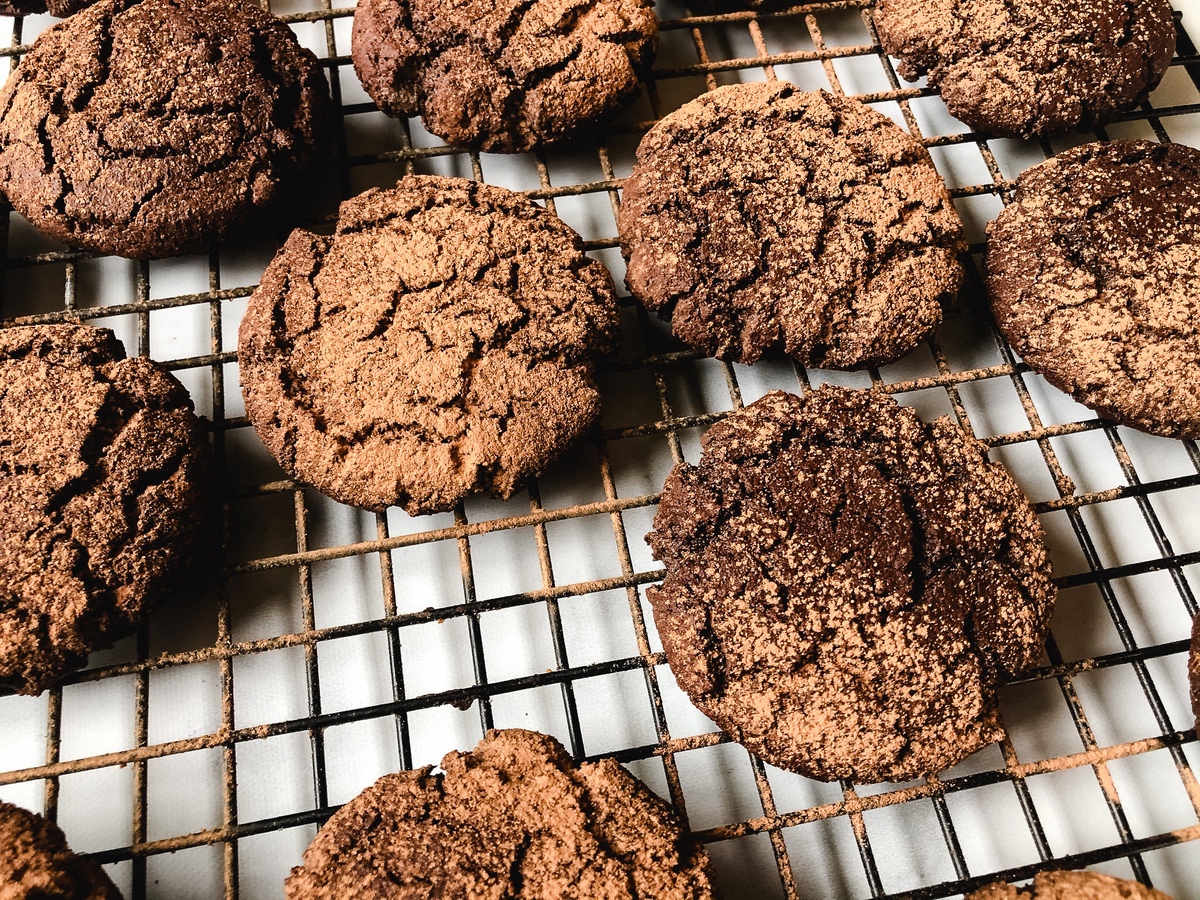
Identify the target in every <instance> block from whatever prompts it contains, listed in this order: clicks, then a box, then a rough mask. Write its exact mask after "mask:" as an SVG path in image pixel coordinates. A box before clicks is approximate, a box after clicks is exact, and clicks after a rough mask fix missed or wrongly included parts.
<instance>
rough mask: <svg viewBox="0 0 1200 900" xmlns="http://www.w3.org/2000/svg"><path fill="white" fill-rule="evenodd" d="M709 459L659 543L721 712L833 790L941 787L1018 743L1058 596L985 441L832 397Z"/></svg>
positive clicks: (659, 533)
mask: <svg viewBox="0 0 1200 900" xmlns="http://www.w3.org/2000/svg"><path fill="white" fill-rule="evenodd" d="M702 446H703V453H702V455H701V457H700V463H699V465H697V466H692V465H688V464H686V463H685V464H681V465H679V466H676V467H675V469H674V471H673V472H672V473H671V475H670V476H669V477H668V479H667V482H666V486H665V487H664V488H663V494H662V500H661V502H660V504H659V508H658V513H657V514H656V515H655V518H654V529H655V530H654V531H652V532H651V533H650V534H649V535H648V536H647V538H646V540H647V542H648V543H649V544H650V546H651V548H652V549H653V551H654V555H655V556H656V557H657V558H658V559H660V560H662V562H663V563H664V564H665V565H666V577H665V578H664V580H663V583H662V585H661V586H660V587H657V588H650V589H649V590H648V591H647V594H648V596H649V599H650V602H651V604H652V605H653V608H654V621H655V623H656V624H657V626H658V631H659V634H660V636H661V637H662V643H663V649H664V650H665V651H666V654H667V660H668V662H669V663H670V665H671V671H672V672H673V673H674V675H675V678H676V680H677V681H678V682H679V686H680V687H681V688H683V690H684V691H686V692H687V694H688V696H690V697H691V699H692V702H694V703H695V704H696V705H697V706H698V707H699V708H700V710H701V711H702V712H703V713H704V714H705V715H707V716H709V717H710V718H711V719H713V720H714V721H715V722H716V723H717V724H718V725H719V726H720V727H721V728H722V729H724V730H725V731H726V732H728V733H729V734H730V735H731V736H732V737H733V738H734V740H736V741H738V742H740V743H742V744H743V745H745V746H746V747H747V748H748V749H750V750H751V751H753V752H754V753H757V754H758V755H759V756H761V757H762V758H763V759H764V760H766V761H767V762H769V763H771V764H773V765H776V766H779V767H781V768H784V769H788V770H790V771H794V772H799V773H801V774H804V775H807V776H809V777H812V778H819V779H823V780H833V779H836V778H851V779H854V780H857V781H863V782H874V781H882V780H888V781H902V780H906V779H909V778H914V777H917V776H921V775H928V774H931V773H934V772H938V771H941V770H943V769H945V768H947V767H949V766H952V765H954V764H955V763H956V762H958V761H959V760H960V759H962V758H963V757H965V756H967V755H968V754H970V753H972V752H974V751H975V750H978V749H979V748H980V747H982V746H984V745H985V744H987V743H990V742H992V741H995V740H997V739H999V737H1000V736H1001V734H1002V731H1001V727H1000V724H999V721H998V718H997V707H996V687H997V683H998V682H999V681H1000V680H1001V679H1003V678H1006V677H1009V676H1011V675H1015V674H1017V673H1020V672H1023V671H1025V670H1026V669H1028V668H1030V667H1031V666H1032V665H1033V664H1034V663H1035V662H1036V661H1037V659H1038V654H1039V652H1040V650H1041V647H1042V644H1043V641H1044V638H1045V634H1046V628H1047V625H1048V622H1049V618H1050V613H1051V608H1052V605H1053V600H1054V593H1055V592H1054V587H1053V585H1052V583H1051V581H1050V563H1049V559H1048V557H1047V554H1046V549H1045V546H1044V545H1043V538H1042V530H1041V527H1040V526H1039V524H1038V521H1037V519H1036V518H1035V517H1034V514H1033V512H1032V510H1031V509H1030V508H1029V505H1028V503H1027V502H1026V500H1025V498H1024V497H1023V496H1022V495H1021V492H1020V490H1019V489H1018V488H1017V486H1016V484H1014V482H1013V480H1012V478H1010V477H1009V475H1008V473H1007V472H1005V471H1004V469H1003V468H1002V467H1001V466H999V465H997V464H995V463H989V462H988V461H987V459H986V457H985V448H984V446H983V444H981V443H980V442H979V441H977V440H975V439H974V438H973V437H971V436H970V435H969V434H967V433H966V432H964V431H963V430H962V429H961V428H960V427H959V426H958V425H957V424H955V423H954V422H953V421H951V420H950V419H948V418H941V419H937V420H935V421H934V422H932V423H930V424H924V423H922V422H921V420H920V419H918V418H917V416H916V413H914V412H913V411H912V410H911V409H908V408H904V407H900V406H898V405H897V404H896V403H895V401H893V400H892V399H891V398H890V397H888V396H887V395H885V394H882V393H877V392H874V391H854V390H848V389H844V388H833V387H828V386H827V387H822V388H821V389H820V390H818V391H816V392H813V393H809V394H807V395H805V396H804V397H802V398H801V397H797V396H795V395H793V394H786V393H783V392H780V391H775V392H772V393H770V394H767V395H766V396H765V397H763V398H762V399H761V400H759V401H758V402H756V403H754V404H752V405H750V406H748V407H746V408H745V409H744V410H741V411H738V412H735V413H733V414H731V415H730V416H729V417H728V418H726V419H725V420H723V421H722V422H720V423H718V424H717V425H714V426H713V427H712V428H711V429H709V431H708V432H707V433H706V434H705V435H704V438H703V441H702Z"/></svg>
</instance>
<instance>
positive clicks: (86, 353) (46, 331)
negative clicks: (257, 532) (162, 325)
mask: <svg viewBox="0 0 1200 900" xmlns="http://www.w3.org/2000/svg"><path fill="white" fill-rule="evenodd" d="M208 461H209V460H208V450H207V446H206V444H205V441H204V438H203V437H202V435H201V432H200V428H199V423H198V422H197V421H196V418H195V416H194V415H193V414H192V404H191V400H190V398H189V397H188V394H187V391H186V390H185V389H184V388H183V386H182V385H181V384H180V383H179V382H178V381H176V380H175V378H174V377H173V376H172V375H170V374H168V373H167V372H166V371H164V370H163V369H161V368H160V367H159V366H158V365H157V364H156V363H153V362H151V361H149V360H147V359H140V358H139V359H125V348H124V347H122V346H121V343H120V342H119V341H118V340H117V339H116V338H115V337H113V334H112V332H110V331H108V330H105V329H100V328H90V327H87V326H76V325H46V326H34V327H29V328H10V329H4V330H0V475H2V476H3V477H0V685H3V686H4V687H6V688H10V689H15V690H17V691H20V692H21V693H28V694H34V693H37V692H39V691H41V690H42V689H44V688H46V687H48V686H49V685H50V684H52V683H54V682H55V681H56V680H57V679H58V678H60V677H61V676H62V675H63V674H65V673H67V672H69V671H71V670H72V669H75V668H78V667H79V666H81V665H83V663H84V661H85V659H86V657H87V654H88V653H90V652H91V651H92V650H96V649H98V648H101V647H107V646H109V645H110V644H112V642H113V641H114V640H116V639H117V638H120V637H124V636H125V635H126V634H128V633H129V632H131V631H132V630H133V628H134V626H135V625H136V624H137V623H138V621H140V619H141V618H142V617H143V616H144V615H145V613H147V612H148V611H149V608H150V606H151V604H152V602H153V601H154V600H155V599H156V598H157V596H158V594H160V593H161V591H162V587H163V583H164V581H165V580H166V577H167V576H168V575H169V574H170V573H171V572H172V571H175V570H177V569H179V568H180V566H181V565H182V564H184V563H186V562H187V561H188V559H189V557H190V555H191V552H192V548H193V545H194V544H195V541H196V538H197V533H198V530H199V528H200V527H201V525H202V522H203V519H204V515H205V511H206V500H205V497H206V495H207V476H208V469H209V466H208Z"/></svg>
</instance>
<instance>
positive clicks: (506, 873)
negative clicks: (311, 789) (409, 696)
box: [284, 730, 713, 900]
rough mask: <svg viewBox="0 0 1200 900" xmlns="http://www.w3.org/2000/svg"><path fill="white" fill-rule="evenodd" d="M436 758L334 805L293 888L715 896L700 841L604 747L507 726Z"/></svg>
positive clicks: (340, 894) (478, 899)
mask: <svg viewBox="0 0 1200 900" xmlns="http://www.w3.org/2000/svg"><path fill="white" fill-rule="evenodd" d="M432 768H433V767H432V766H426V767H425V768H423V769H418V770H416V771H412V772H399V773H397V774H395V775H385V776H384V777H383V778H381V779H379V780H378V781H377V782H375V784H373V785H372V786H371V787H369V788H367V789H366V790H365V791H363V792H362V793H361V794H359V795H358V796H357V797H355V798H354V799H353V800H351V801H350V802H349V803H348V804H346V805H345V806H343V807H342V808H341V810H339V811H338V812H337V813H336V814H335V815H334V816H333V818H331V819H330V820H329V821H328V822H327V823H326V824H325V826H324V827H323V828H322V829H321V831H320V832H319V833H318V834H317V837H316V839H315V840H314V841H313V842H312V844H311V845H310V846H309V848H308V850H306V851H305V853H304V865H303V866H298V867H296V868H295V869H293V870H292V874H291V876H290V877H289V878H288V879H287V882H286V883H285V885H284V892H285V894H286V895H287V897H288V900H318V898H322V900H324V898H328V900H343V898H349V897H384V896H387V897H393V898H396V900H402V898H412V900H418V898H420V900H425V898H428V897H455V898H460V900H484V898H500V897H507V898H514V900H522V898H530V900H532V898H539V900H540V898H549V897H554V898H558V900H596V898H612V900H617V898H625V900H704V898H711V897H712V896H713V892H712V887H711V885H710V883H709V878H708V874H707V871H706V869H707V864H708V857H707V855H706V854H705V852H704V851H703V850H702V849H701V848H700V847H699V846H698V845H697V844H695V843H694V842H693V841H692V840H690V839H689V838H688V837H687V836H686V835H685V834H684V833H683V832H682V830H681V828H680V826H679V822H678V821H677V820H676V818H675V816H674V814H673V813H672V812H671V809H670V807H668V806H667V804H666V803H664V802H663V801H662V800H660V799H659V798H658V797H656V796H654V794H652V793H651V792H650V790H649V789H648V788H647V787H646V786H645V785H643V784H642V783H641V782H640V781H638V780H637V779H636V778H634V777H633V776H632V775H630V774H629V773H628V772H626V771H625V770H624V769H622V768H621V767H620V766H619V765H617V763H615V762H613V761H612V760H611V759H606V760H601V761H600V762H598V763H581V764H579V765H576V764H575V763H574V761H573V760H572V759H571V757H570V756H569V755H568V754H567V752H566V751H565V750H564V749H563V747H562V745H561V744H559V743H558V741H556V740H555V739H554V738H552V737H549V736H547V735H544V734H538V733H537V732H533V731H521V730H508V731H489V732H488V734H487V736H486V737H485V738H484V739H483V740H482V741H480V743H479V745H478V746H477V747H476V748H475V749H474V751H472V752H471V753H450V754H447V756H446V757H445V759H443V760H442V769H443V770H444V771H445V774H444V775H442V774H436V775H435V774H433V772H432Z"/></svg>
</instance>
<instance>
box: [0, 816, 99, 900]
mask: <svg viewBox="0 0 1200 900" xmlns="http://www.w3.org/2000/svg"><path fill="white" fill-rule="evenodd" d="M0 897H11V898H14V900H15V898H30V900H34V898H39V897H44V898H47V900H50V898H55V897H62V898H70V900H121V892H120V891H118V890H117V887H116V885H114V884H113V883H112V880H111V879H110V878H109V877H108V875H106V874H105V872H104V870H103V869H101V868H100V866H99V865H97V864H96V863H94V862H92V861H91V860H90V859H86V858H84V857H82V856H77V855H75V854H74V853H72V852H71V848H70V847H68V846H67V839H66V836H65V835H64V834H63V833H62V829H60V828H59V827H58V826H57V825H55V824H54V823H53V822H49V821H47V820H46V819H44V818H42V817H41V816H39V815H38V814H37V813H32V812H29V811H28V810H25V809H21V807H19V806H13V805H12V804H11V803H3V802H0Z"/></svg>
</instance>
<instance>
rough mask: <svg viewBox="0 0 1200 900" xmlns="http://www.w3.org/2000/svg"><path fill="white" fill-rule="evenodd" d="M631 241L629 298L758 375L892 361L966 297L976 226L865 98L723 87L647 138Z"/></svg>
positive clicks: (628, 194)
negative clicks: (758, 369)
mask: <svg viewBox="0 0 1200 900" xmlns="http://www.w3.org/2000/svg"><path fill="white" fill-rule="evenodd" d="M617 228H618V231H619V232H620V235H621V251H622V252H623V253H624V254H625V257H626V259H627V260H628V261H629V268H628V274H627V275H626V281H627V283H628V285H629V289H630V291H632V292H633V295H634V296H635V297H637V298H638V299H639V300H641V301H642V303H644V304H645V305H646V307H647V308H649V309H651V310H655V311H657V312H658V313H659V314H660V315H662V316H664V317H665V316H667V315H670V317H671V328H672V330H673V331H674V332H675V334H676V336H678V337H679V338H680V339H681V340H683V341H684V342H686V343H687V344H690V345H691V346H693V347H697V348H699V349H701V350H703V351H704V352H705V353H708V354H710V355H712V356H716V357H717V358H719V359H728V360H734V361H736V362H745V363H752V362H754V361H755V360H757V359H758V358H759V357H760V356H761V355H762V354H763V352H764V351H766V350H767V349H768V348H771V347H775V346H782V347H783V349H784V350H785V351H786V352H787V353H789V354H791V355H792V356H793V357H795V358H796V359H797V360H798V361H799V362H801V363H803V364H804V365H812V366H825V367H829V368H836V369H849V368H859V367H862V366H869V365H880V364H883V363H887V362H892V361H893V360H895V359H897V358H898V357H900V356H903V355H904V354H905V353H907V352H908V351H910V350H912V349H913V347H915V346H916V345H917V344H918V343H920V342H921V341H922V340H924V339H925V338H927V337H928V336H929V335H930V334H932V332H933V331H934V329H935V328H937V326H938V324H939V323H940V322H941V320H942V305H943V303H945V302H946V301H947V300H949V299H950V298H951V297H953V296H954V294H955V293H956V292H957V291H958V287H959V284H960V283H961V282H962V267H961V266H960V265H959V262H958V258H957V256H958V254H959V253H961V252H963V251H964V250H965V244H964V243H963V226H962V222H961V220H960V219H959V217H958V213H957V212H955V210H954V206H953V204H952V203H951V202H950V197H949V195H948V194H947V193H946V186H945V183H944V182H943V181H942V178H941V176H940V175H938V173H937V171H936V170H935V169H934V168H933V163H932V162H931V161H930V159H929V154H928V153H927V152H926V151H925V148H924V147H922V146H921V144H920V143H919V142H917V141H915V140H914V139H913V138H911V137H910V136H909V135H907V134H905V133H904V132H903V131H901V130H900V129H899V128H898V127H896V125H894V124H893V123H892V122H891V120H890V119H887V118H886V117H884V116H882V115H880V114H879V113H877V112H874V111H873V110H871V109H869V108H867V107H866V106H864V105H863V104H861V103H859V102H858V101H856V100H851V99H848V98H846V97H843V96H840V95H836V94H829V93H826V92H824V91H814V92H812V93H805V92H803V91H799V90H797V89H796V88H795V87H794V86H793V85H790V84H783V83H778V82H776V83H771V84H762V83H759V84H742V85H731V86H729V87H723V88H718V89H717V90H715V91H713V92H712V93H709V94H705V95H704V96H702V97H700V98H699V99H697V100H693V101H692V102H691V103H688V104H687V105H685V106H684V107H683V108H681V109H679V110H677V111H676V112H674V113H672V114H671V115H669V116H667V117H666V118H664V119H663V120H662V121H660V122H659V123H658V124H657V125H655V126H654V128H652V129H651V130H650V132H649V133H648V134H647V135H646V137H645V138H644V139H643V140H642V143H641V145H640V146H639V147H638V152H637V165H636V166H634V169H633V173H632V174H631V175H630V177H629V179H628V180H627V181H626V182H625V190H624V196H623V199H622V202H621V211H620V215H619V216H618V217H617Z"/></svg>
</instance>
